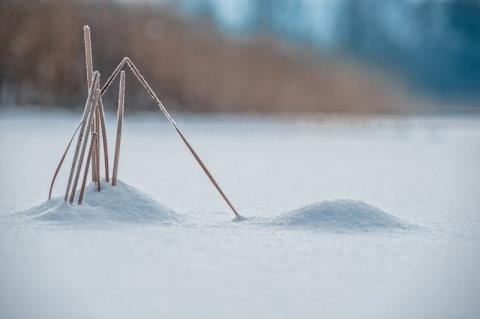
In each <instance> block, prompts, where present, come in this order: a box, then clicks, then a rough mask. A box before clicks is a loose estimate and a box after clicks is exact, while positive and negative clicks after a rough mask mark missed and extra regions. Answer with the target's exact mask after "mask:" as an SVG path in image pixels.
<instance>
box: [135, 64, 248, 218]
mask: <svg viewBox="0 0 480 319" xmlns="http://www.w3.org/2000/svg"><path fill="white" fill-rule="evenodd" d="M127 64H128V66H129V67H130V69H131V70H132V71H133V73H134V74H135V76H136V77H137V79H138V80H139V81H140V83H141V84H142V85H143V87H144V88H145V89H146V90H147V92H148V93H149V94H150V96H151V97H152V99H153V100H154V101H155V103H157V105H158V107H159V108H160V110H162V112H163V114H165V116H166V117H167V119H168V120H169V121H170V123H171V124H172V125H173V127H174V128H175V130H176V131H177V133H178V135H180V138H181V139H182V140H183V142H184V143H185V145H186V146H187V148H188V149H189V150H190V152H191V153H192V155H193V157H194V158H195V159H196V160H197V162H198V164H199V165H200V166H201V167H202V169H203V171H204V172H205V174H207V176H208V178H209V179H210V181H211V182H212V184H213V185H214V186H215V188H216V189H217V191H218V192H219V193H220V195H222V197H223V199H224V200H225V202H227V204H228V206H229V207H230V208H231V209H232V211H233V213H234V214H235V215H236V216H239V215H238V213H237V211H236V209H235V208H234V207H233V205H232V203H230V201H229V200H228V198H227V196H226V195H225V193H224V192H223V191H222V189H221V188H220V186H219V185H218V183H217V182H216V181H215V179H214V178H213V176H212V174H210V172H209V170H208V169H207V167H206V166H205V164H203V162H202V160H201V159H200V157H199V156H198V155H197V153H196V152H195V150H194V149H193V147H192V146H191V145H190V143H188V141H187V139H186V138H185V136H184V135H183V134H182V132H181V131H180V129H179V128H178V126H177V124H176V123H175V121H174V120H173V118H172V117H171V116H170V114H169V113H168V111H167V109H166V108H165V107H164V106H163V104H162V102H161V101H160V99H159V98H158V97H157V95H156V94H155V92H153V90H152V88H151V87H150V85H149V84H148V83H147V81H146V80H145V78H144V77H143V75H142V74H141V73H140V71H139V70H138V69H137V67H136V66H135V65H134V64H133V62H132V61H131V60H130V59H128V58H127Z"/></svg>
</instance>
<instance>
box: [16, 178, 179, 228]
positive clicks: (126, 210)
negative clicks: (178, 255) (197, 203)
mask: <svg viewBox="0 0 480 319" xmlns="http://www.w3.org/2000/svg"><path fill="white" fill-rule="evenodd" d="M96 187H97V186H96V185H95V184H93V183H92V184H90V185H88V186H87V187H86V188H85V194H84V198H83V202H82V204H81V205H78V204H76V201H77V200H78V192H77V194H76V196H75V202H74V204H69V203H68V202H65V201H64V199H63V197H56V198H52V199H50V200H47V201H46V202H44V203H42V204H40V205H38V206H36V207H33V208H31V209H29V210H27V211H25V212H23V213H21V215H22V216H23V217H25V218H26V219H30V220H42V221H52V222H73V223H79V222H125V223H151V222H172V221H176V220H177V219H178V215H177V214H176V213H175V212H174V211H173V210H172V209H170V208H168V207H165V206H163V205H161V204H159V203H158V202H157V201H155V200H154V199H153V198H151V197H150V196H149V195H147V194H145V193H143V192H142V191H140V190H138V189H136V188H134V187H132V186H130V185H128V184H125V183H123V182H121V181H117V185H116V186H112V185H110V184H109V183H107V182H104V183H102V184H101V191H100V192H99V191H97V188H96Z"/></svg>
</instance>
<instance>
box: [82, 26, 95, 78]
mask: <svg viewBox="0 0 480 319" xmlns="http://www.w3.org/2000/svg"><path fill="white" fill-rule="evenodd" d="M83 39H84V40H85V61H86V66H87V84H88V87H90V86H91V85H92V77H93V59H92V40H91V37H90V27H89V26H88V25H86V26H84V27H83Z"/></svg>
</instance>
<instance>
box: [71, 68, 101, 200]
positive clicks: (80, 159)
mask: <svg viewBox="0 0 480 319" xmlns="http://www.w3.org/2000/svg"><path fill="white" fill-rule="evenodd" d="M95 74H98V72H95ZM97 78H98V77H97ZM93 85H95V83H93ZM99 97H100V90H99V89H97V90H95V94H94V98H93V103H91V107H90V114H89V116H88V123H87V134H86V137H85V139H84V141H83V144H82V150H81V153H80V157H79V160H78V166H77V172H76V174H75V180H74V182H73V185H72V192H71V193H70V203H72V202H73V199H74V197H75V191H76V190H77V184H78V179H79V176H80V170H81V169H82V164H83V158H84V156H85V149H86V147H87V142H88V135H89V133H90V129H91V127H92V120H93V117H94V116H95V106H96V104H97V100H98V98H99Z"/></svg>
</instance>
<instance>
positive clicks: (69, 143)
mask: <svg viewBox="0 0 480 319" xmlns="http://www.w3.org/2000/svg"><path fill="white" fill-rule="evenodd" d="M80 126H82V121H80V123H78V125H77V128H76V129H75V132H73V135H72V138H71V139H70V142H68V145H67V148H66V149H65V152H64V153H63V155H62V158H61V159H60V163H58V166H57V169H56V170H55V174H53V178H52V182H51V183H50V191H49V192H48V199H50V198H52V190H53V185H54V184H55V179H56V178H57V175H58V172H60V168H61V167H62V165H63V161H64V160H65V157H66V156H67V153H68V150H69V149H70V145H71V144H72V141H73V139H74V138H75V135H76V134H77V132H78V129H79V128H80Z"/></svg>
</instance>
